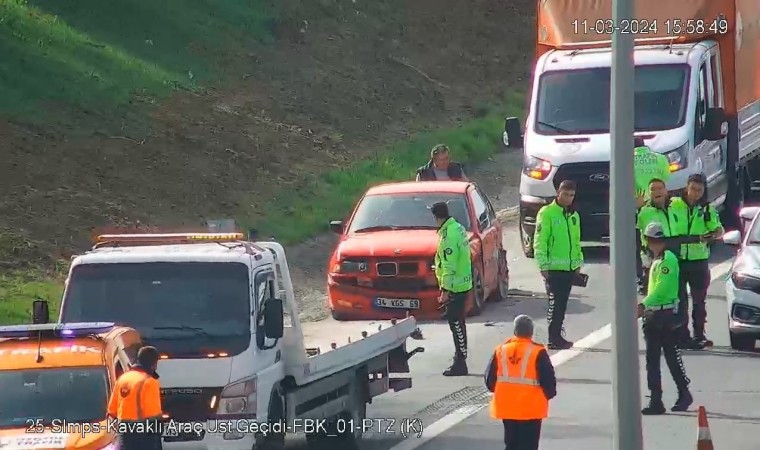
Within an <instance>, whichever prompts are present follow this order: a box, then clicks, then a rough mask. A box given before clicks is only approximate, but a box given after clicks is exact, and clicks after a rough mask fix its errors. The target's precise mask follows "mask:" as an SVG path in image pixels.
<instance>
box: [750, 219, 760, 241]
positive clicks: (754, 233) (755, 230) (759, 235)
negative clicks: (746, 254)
mask: <svg viewBox="0 0 760 450" xmlns="http://www.w3.org/2000/svg"><path fill="white" fill-rule="evenodd" d="M747 245H760V220H755V223H754V225H753V226H752V228H751V229H750V230H749V235H748V236H747Z"/></svg>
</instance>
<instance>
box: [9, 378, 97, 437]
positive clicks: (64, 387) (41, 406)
mask: <svg viewBox="0 0 760 450" xmlns="http://www.w3.org/2000/svg"><path fill="white" fill-rule="evenodd" d="M108 395H109V392H108V374H107V373H106V369H105V367H64V368H54V369H21V370H4V371H1V372H0V428H24V429H28V428H32V427H35V426H41V425H43V426H44V425H50V424H51V423H53V422H52V421H53V420H57V421H58V422H63V421H65V422H68V423H82V422H97V421H101V420H104V419H105V417H106V410H107V406H108Z"/></svg>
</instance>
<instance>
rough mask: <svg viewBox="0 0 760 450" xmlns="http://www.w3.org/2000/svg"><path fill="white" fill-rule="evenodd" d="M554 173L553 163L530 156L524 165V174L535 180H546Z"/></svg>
mask: <svg viewBox="0 0 760 450" xmlns="http://www.w3.org/2000/svg"><path fill="white" fill-rule="evenodd" d="M551 171H552V163H550V162H549V161H546V160H545V159H541V158H536V157H535V156H528V157H526V158H525V162H524V163H523V173H524V174H525V175H527V176H529V177H531V178H533V179H534V180H545V179H546V177H548V176H549V174H550V173H551Z"/></svg>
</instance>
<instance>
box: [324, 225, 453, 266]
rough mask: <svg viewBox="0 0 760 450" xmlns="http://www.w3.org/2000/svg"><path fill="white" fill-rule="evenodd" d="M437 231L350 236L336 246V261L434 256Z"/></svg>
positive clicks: (389, 232) (383, 232)
mask: <svg viewBox="0 0 760 450" xmlns="http://www.w3.org/2000/svg"><path fill="white" fill-rule="evenodd" d="M437 246H438V230H432V229H431V230H392V231H375V232H370V233H357V234H350V235H348V237H347V238H346V239H345V240H344V241H343V242H341V243H340V244H338V249H337V252H336V256H337V257H338V259H344V258H352V257H365V258H367V257H368V258H385V257H396V258H399V257H404V256H430V257H432V256H433V255H435V249H436V247H437Z"/></svg>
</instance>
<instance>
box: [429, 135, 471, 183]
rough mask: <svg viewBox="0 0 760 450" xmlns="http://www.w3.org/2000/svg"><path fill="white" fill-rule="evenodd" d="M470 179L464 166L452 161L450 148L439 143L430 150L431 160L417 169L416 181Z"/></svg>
mask: <svg viewBox="0 0 760 450" xmlns="http://www.w3.org/2000/svg"><path fill="white" fill-rule="evenodd" d="M448 180H451V181H470V180H469V179H467V176H466V175H465V174H464V167H463V166H462V165H461V164H459V163H455V162H451V154H450V152H449V148H448V147H447V146H446V145H444V144H438V145H436V146H435V147H433V149H432V150H430V161H429V162H428V163H427V164H425V165H424V166H422V167H420V168H419V169H417V180H416V181H448Z"/></svg>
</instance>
